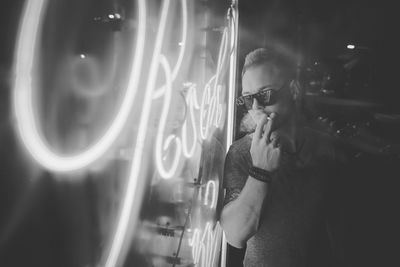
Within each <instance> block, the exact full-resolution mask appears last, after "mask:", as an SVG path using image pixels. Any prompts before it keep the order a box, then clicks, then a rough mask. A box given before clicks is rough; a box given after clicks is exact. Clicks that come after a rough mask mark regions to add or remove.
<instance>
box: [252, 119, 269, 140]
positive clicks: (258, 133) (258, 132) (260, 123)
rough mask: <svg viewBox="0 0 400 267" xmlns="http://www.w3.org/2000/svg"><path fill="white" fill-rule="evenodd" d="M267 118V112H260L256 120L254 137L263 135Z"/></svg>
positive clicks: (258, 137)
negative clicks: (259, 116)
mask: <svg viewBox="0 0 400 267" xmlns="http://www.w3.org/2000/svg"><path fill="white" fill-rule="evenodd" d="M267 120H268V116H267V114H262V115H261V118H260V120H259V121H258V122H257V127H256V131H255V132H254V137H256V138H257V139H260V138H261V137H262V136H263V129H264V125H265V124H266V122H267ZM254 137H253V138H254Z"/></svg>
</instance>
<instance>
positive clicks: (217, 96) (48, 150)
mask: <svg viewBox="0 0 400 267" xmlns="http://www.w3.org/2000/svg"><path fill="white" fill-rule="evenodd" d="M48 4H49V1H47V0H31V1H26V6H25V9H24V13H23V18H22V21H21V25H20V31H19V35H18V41H17V46H16V58H15V73H16V78H15V84H14V93H13V103H14V115H15V119H16V127H17V130H18V134H19V137H20V139H21V141H22V143H23V144H24V147H25V148H26V149H27V151H28V153H29V154H30V155H31V156H32V157H33V158H34V159H35V160H36V161H37V162H38V164H40V165H41V166H43V167H44V168H46V169H48V170H50V171H53V172H64V173H68V172H74V171H77V170H83V169H86V168H88V167H90V166H92V164H94V163H95V162H97V161H98V160H99V159H100V158H101V157H103V156H105V154H106V153H107V151H108V150H109V149H110V148H111V147H112V146H113V145H114V144H115V142H116V140H117V139H118V137H119V136H120V135H121V133H122V132H123V129H124V128H125V127H126V125H127V121H128V117H129V114H130V112H131V111H132V105H133V103H134V101H135V98H136V96H137V91H138V83H139V80H140V75H141V73H140V70H141V69H142V65H143V55H144V51H145V45H146V44H145V37H146V30H147V28H146V20H147V15H146V14H147V10H146V9H147V7H146V1H145V0H138V1H137V21H138V24H137V34H136V39H135V40H134V41H135V42H134V45H133V46H132V47H133V49H134V51H133V57H132V58H131V59H130V61H131V62H132V67H131V69H130V71H129V80H128V83H127V87H126V88H125V90H124V96H123V101H122V103H121V106H120V107H119V109H118V110H117V112H116V113H115V115H114V117H113V119H112V120H111V121H110V122H109V125H108V127H106V130H105V131H104V133H102V135H100V136H99V138H98V139H97V140H96V141H95V142H93V144H91V146H90V147H88V148H86V149H85V150H83V151H76V152H75V153H72V154H61V153H57V152H55V150H54V149H53V148H52V147H50V146H49V145H48V144H47V142H46V140H45V139H44V137H43V135H42V131H41V130H40V129H39V126H38V125H39V123H38V122H39V119H38V117H37V106H36V103H35V101H34V97H33V96H34V94H35V88H34V84H33V83H32V81H33V76H32V71H33V69H34V55H35V51H36V50H37V49H38V47H39V44H40V41H39V38H40V36H41V35H42V26H43V20H44V19H43V18H44V14H45V11H46V9H47V6H48ZM170 4H171V1H170V0H164V1H163V2H162V6H161V9H160V19H159V25H158V28H157V34H156V38H155V45H154V50H153V53H152V57H151V63H150V69H149V73H148V77H147V82H146V88H145V95H144V100H143V107H142V111H141V113H140V117H139V126H138V129H139V131H138V133H137V137H136V140H135V141H134V142H133V145H132V146H133V148H134V149H133V152H132V155H131V158H132V162H131V165H130V170H129V177H128V179H127V181H128V183H127V186H126V191H125V192H124V195H123V199H122V207H121V210H120V212H119V217H118V220H117V225H116V228H115V230H114V231H115V232H114V234H113V237H112V242H111V244H110V247H109V251H108V254H107V256H106V257H105V259H104V265H105V266H108V267H113V266H116V265H121V264H122V262H121V261H122V260H123V259H122V257H123V255H122V251H123V250H124V247H125V246H126V244H128V242H129V240H128V235H127V233H128V229H130V228H135V225H136V223H137V217H138V213H139V208H138V207H139V205H140V203H139V202H137V201H136V202H135V194H136V192H137V190H138V184H139V177H140V172H141V171H142V168H141V165H142V160H143V157H144V150H145V147H144V144H145V143H146V142H145V141H146V138H148V137H147V133H148V130H149V128H148V125H149V120H150V115H151V110H152V107H153V105H154V101H155V100H158V99H160V98H162V99H161V101H162V112H161V117H160V122H159V125H158V128H157V134H156V137H155V138H156V139H155V147H154V149H155V151H154V152H155V153H154V155H155V163H156V167H157V168H156V169H157V171H158V173H159V174H160V176H161V177H162V178H164V179H169V178H171V177H174V176H175V175H176V174H177V173H178V171H179V168H180V166H181V163H182V161H183V160H185V159H189V158H192V157H193V155H194V154H195V152H196V149H197V148H198V147H199V146H198V144H199V143H200V144H201V142H202V141H204V140H207V139H208V138H209V137H210V136H211V134H212V130H213V129H218V128H221V127H222V126H223V125H224V123H225V114H226V104H225V95H224V91H225V88H224V87H223V86H222V85H221V81H222V79H223V77H224V75H225V71H226V63H225V62H226V61H227V58H228V55H229V51H230V49H228V47H229V43H228V31H227V30H224V32H223V35H222V40H221V47H220V52H219V56H218V63H217V70H216V74H215V75H214V76H213V77H211V79H210V80H209V81H208V82H207V83H206V85H205V86H204V89H203V95H202V97H201V101H200V102H199V99H198V98H197V90H196V88H197V85H195V84H191V85H190V86H189V88H188V91H187V94H186V96H185V105H186V110H187V112H186V117H185V120H184V122H183V125H182V128H181V129H180V130H181V131H180V132H178V133H169V132H167V117H168V114H169V110H170V105H171V94H172V91H173V82H174V81H175V80H176V78H177V76H178V74H179V73H180V68H181V66H182V62H183V59H184V57H185V50H186V44H187V25H188V21H187V20H188V10H187V2H186V0H181V1H180V6H181V18H182V32H181V38H180V41H179V47H180V49H179V54H178V58H177V61H176V63H175V65H174V66H173V67H171V65H172V64H171V63H170V62H169V61H168V59H167V57H166V56H165V55H164V54H163V51H162V48H163V41H164V35H165V32H166V25H167V21H168V18H169V17H171V16H172V15H173V14H171V12H170V10H169V9H170ZM80 59H81V60H85V62H86V63H85V64H88V66H95V65H96V61H95V60H94V59H90V61H88V59H89V58H87V57H86V56H85V55H83V54H82V55H81V58H80ZM78 60H79V59H78ZM113 62H114V63H115V61H113ZM75 63H76V64H80V63H79V62H75ZM114 63H113V65H114ZM90 69H91V70H93V71H94V72H93V73H92V75H93V76H96V73H97V71H95V70H94V68H93V67H90ZM161 71H162V72H163V74H164V76H165V83H164V84H163V85H162V86H160V87H158V88H156V87H157V86H156V80H157V77H158V75H159V72H161ZM72 84H73V86H72V88H71V89H72V90H79V91H83V92H89V90H87V88H83V89H82V84H79V81H73V83H72ZM100 91H101V90H100ZM196 111H199V112H198V113H200V115H199V116H196ZM198 125H199V127H198ZM189 127H191V131H190V132H191V133H192V136H189V130H188V128H189ZM171 151H172V152H171ZM217 197H218V190H217V184H216V182H215V181H208V183H207V184H206V192H205V199H204V205H206V206H208V207H210V208H211V209H215V207H216V204H217ZM221 232H222V230H221V228H220V226H219V224H217V225H216V226H215V228H214V229H212V225H211V223H207V224H206V226H205V228H204V230H203V231H200V230H199V229H196V230H195V231H194V234H193V238H192V239H191V241H190V246H192V248H193V257H194V259H195V262H196V263H201V264H202V266H210V265H208V264H211V263H213V262H214V259H215V257H216V256H215V253H216V246H217V243H218V242H217V241H218V240H217V239H218V238H219V236H220V233H221Z"/></svg>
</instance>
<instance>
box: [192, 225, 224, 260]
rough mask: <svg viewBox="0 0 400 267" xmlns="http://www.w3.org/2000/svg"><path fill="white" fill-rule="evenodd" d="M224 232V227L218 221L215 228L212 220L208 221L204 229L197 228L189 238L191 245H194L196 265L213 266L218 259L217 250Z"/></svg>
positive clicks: (193, 254)
mask: <svg viewBox="0 0 400 267" xmlns="http://www.w3.org/2000/svg"><path fill="white" fill-rule="evenodd" d="M221 234H222V228H221V226H220V225H219V223H218V222H217V223H216V225H215V227H214V229H213V227H212V224H211V223H210V222H207V223H206V225H205V227H204V229H203V230H200V229H199V228H196V229H195V230H194V231H193V235H192V238H190V239H189V246H191V247H192V256H193V259H194V264H195V266H201V267H208V266H213V264H215V260H216V251H217V246H218V244H219V240H220V237H221Z"/></svg>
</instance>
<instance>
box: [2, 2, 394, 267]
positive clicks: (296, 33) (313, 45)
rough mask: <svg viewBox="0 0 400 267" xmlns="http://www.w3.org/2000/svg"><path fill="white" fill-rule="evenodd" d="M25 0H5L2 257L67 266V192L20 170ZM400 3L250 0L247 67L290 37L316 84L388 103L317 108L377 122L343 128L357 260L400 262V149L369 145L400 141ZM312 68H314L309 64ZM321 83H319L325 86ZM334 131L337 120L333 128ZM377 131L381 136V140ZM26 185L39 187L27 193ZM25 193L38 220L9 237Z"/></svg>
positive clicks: (344, 119) (347, 119)
mask: <svg viewBox="0 0 400 267" xmlns="http://www.w3.org/2000/svg"><path fill="white" fill-rule="evenodd" d="M221 2H224V3H223V4H224V5H226V1H221ZM393 2H394V1H393ZM22 3H23V1H21V0H2V1H1V2H0V36H1V39H0V40H1V41H0V140H1V141H0V148H1V157H0V160H1V162H0V230H2V231H0V234H1V236H0V265H2V263H5V262H7V263H10V264H11V265H10V264H8V265H7V266H22V265H21V264H22V262H30V265H31V266H51V265H53V266H56V265H55V264H58V265H57V266H60V265H59V261H58V260H57V259H58V258H69V256H71V255H68V254H66V252H65V251H66V250H65V248H66V247H67V246H68V245H67V242H68V240H69V237H68V236H66V234H65V233H66V231H65V229H63V228H62V227H60V226H61V225H62V223H61V222H62V221H63V218H62V216H61V215H60V214H59V213H58V207H57V205H56V200H57V197H59V196H57V195H56V192H55V191H54V190H53V189H52V188H53V187H52V186H53V185H52V182H51V179H50V178H49V177H44V178H43V179H42V180H41V181H40V183H39V184H36V186H37V188H40V190H30V189H29V186H30V183H29V182H27V181H25V179H24V178H25V176H26V175H27V172H29V170H25V169H21V168H19V166H17V164H16V161H15V160H14V159H15V158H18V157H19V156H20V155H18V152H17V151H18V149H17V145H16V142H15V140H14V133H13V131H12V127H11V122H10V113H9V94H10V75H11V72H10V70H11V66H12V58H13V50H14V42H15V38H16V33H17V32H16V31H17V26H18V22H19V14H20V8H21V6H22ZM396 10H397V9H396V8H394V7H393V6H391V5H389V3H387V2H386V1H378V0H374V1H368V0H367V1H362V0H347V1H344V0H339V1H327V0H302V1H300V0H297V1H288V0H283V1H275V0H269V1H262V0H258V1H255V0H246V1H245V0H242V1H240V14H239V15H240V39H239V65H240V67H241V64H242V63H243V59H244V55H245V54H246V53H248V52H249V51H251V50H252V49H254V48H256V47H259V46H263V45H265V44H270V43H279V44H284V45H287V46H288V47H290V48H292V49H293V50H294V51H297V52H298V53H299V54H300V55H302V60H301V72H302V73H303V74H304V81H305V82H306V83H307V82H308V81H310V80H312V79H314V80H321V79H322V78H321V77H323V76H324V73H325V74H328V76H329V75H330V76H331V77H332V80H333V82H332V83H331V84H329V83H328V85H329V86H328V89H330V90H332V91H333V92H334V93H335V97H336V96H338V97H339V98H340V99H353V100H359V101H361V103H364V102H374V103H379V104H380V106H379V107H378V108H376V107H374V108H366V109H365V108H360V105H358V104H355V105H350V106H349V105H345V104H343V103H347V102H340V101H337V102H330V104H329V105H326V106H324V105H322V107H321V106H319V107H318V108H317V109H316V114H317V115H319V116H323V117H324V118H325V119H327V120H328V122H332V121H338V117H339V118H340V120H339V121H340V123H342V124H346V123H350V124H351V125H354V124H357V123H360V122H365V121H367V122H370V123H372V125H373V127H369V128H368V129H367V131H368V134H369V136H372V137H370V139H368V141H365V139H362V142H361V143H362V145H351V144H349V143H347V142H345V141H343V139H346V137H348V136H346V135H344V136H343V135H341V136H335V138H337V140H339V143H340V144H341V145H340V149H341V150H342V151H343V154H344V155H345V158H346V161H345V162H344V166H345V167H344V168H343V169H342V170H341V171H342V175H341V176H340V177H338V180H337V187H335V190H337V196H338V197H337V201H338V207H343V209H342V210H343V213H344V217H343V220H344V221H345V226H344V227H343V229H342V230H343V233H344V235H345V241H346V244H345V251H346V260H347V262H348V263H349V266H398V264H399V260H398V259H397V258H398V257H397V254H398V251H399V235H398V230H397V229H398V226H399V223H398V220H397V214H398V213H399V206H398V203H399V199H398V195H399V194H398V188H399V187H397V180H398V179H399V178H400V171H399V168H400V164H399V163H400V161H399V154H400V153H398V151H397V150H395V149H393V152H392V153H379V152H376V150H373V149H372V152H371V150H368V149H367V148H366V146H365V144H367V145H368V144H372V145H373V146H375V147H378V151H379V147H384V146H386V145H388V144H389V145H392V146H395V145H396V144H398V143H399V139H400V138H399V135H400V126H399V125H400V124H399V122H398V119H396V118H397V117H396V115H397V114H399V113H400V111H399V109H400V105H399V88H398V79H399V74H398V69H399V68H398V49H399V48H398V47H397V39H398V34H399V30H398V25H399V19H398V17H399V15H398V14H396ZM350 43H351V44H355V45H360V46H363V47H367V48H368V49H367V50H360V51H357V52H355V51H348V49H346V45H347V44H350ZM349 54H350V55H349ZM346 57H347V58H358V59H359V60H358V63H357V65H356V67H355V68H353V69H352V70H351V71H350V74H351V75H350V76H346V75H344V76H343V69H342V67H343V64H345V63H346V62H348V60H347V61H346V60H343V59H342V58H346ZM315 62H318V65H317V66H318V67H316V66H315V65H314V63H315ZM308 67H309V68H311V71H310V72H307V71H306V69H307V68H308ZM325 77H326V75H325ZM346 82H347V83H348V85H347V86H346V87H345V88H346V90H344V89H343V88H344V84H346ZM320 87H321V86H320ZM320 87H318V86H317V88H309V89H310V90H311V89H312V90H314V92H315V91H317V92H319V89H321V88H320ZM356 103H359V102H356ZM376 113H383V114H386V115H388V116H389V117H388V119H387V120H386V121H382V120H377V119H376V117H374V114H376ZM338 127H339V126H335V127H333V129H334V130H337V129H338ZM339 128H340V127H339ZM331 130H332V127H330V128H329V127H328V129H327V130H326V131H328V132H329V131H331ZM353 133H354V132H351V133H350V134H353ZM377 139H379V140H380V141H379V142H376V140H377ZM356 140H357V138H356ZM359 140H361V137H360V138H359ZM10 177H12V179H10ZM24 192H36V195H35V196H27V195H26V194H25V193H24ZM85 193H86V192H82V194H85ZM21 198H22V199H25V200H24V201H25V202H28V203H30V206H28V209H29V210H28V211H26V210H25V211H21V212H22V214H25V213H24V212H30V216H26V218H29V219H27V220H22V223H20V224H19V225H16V226H14V227H16V229H8V230H9V231H8V232H12V233H13V235H12V236H4V233H5V232H7V231H6V230H4V229H5V228H6V227H7V225H6V222H7V221H9V219H10V218H9V215H10V214H11V210H13V209H15V207H16V206H15V205H16V203H17V202H19V201H20V199H21ZM21 205H22V204H21ZM22 206H23V205H22ZM15 219H16V220H18V218H15ZM65 240H67V241H65ZM71 242H72V241H71ZM48 251H52V253H51V254H49V253H48ZM230 253H231V254H230V255H231V258H230V259H228V266H230V267H231V266H235V264H237V263H238V262H240V260H238V259H239V258H240V257H241V256H242V254H241V253H242V251H235V250H233V249H231V251H230ZM64 266H73V261H72V260H71V262H68V261H66V262H65V263H64Z"/></svg>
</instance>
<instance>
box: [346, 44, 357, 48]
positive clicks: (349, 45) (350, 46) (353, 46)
mask: <svg viewBox="0 0 400 267" xmlns="http://www.w3.org/2000/svg"><path fill="white" fill-rule="evenodd" d="M354 48H356V46H355V45H353V44H348V45H347V49H354Z"/></svg>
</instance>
